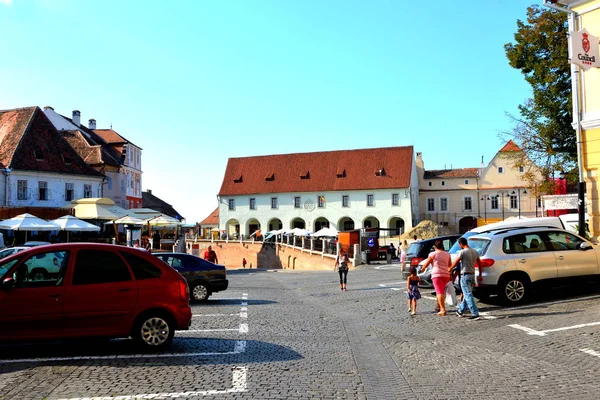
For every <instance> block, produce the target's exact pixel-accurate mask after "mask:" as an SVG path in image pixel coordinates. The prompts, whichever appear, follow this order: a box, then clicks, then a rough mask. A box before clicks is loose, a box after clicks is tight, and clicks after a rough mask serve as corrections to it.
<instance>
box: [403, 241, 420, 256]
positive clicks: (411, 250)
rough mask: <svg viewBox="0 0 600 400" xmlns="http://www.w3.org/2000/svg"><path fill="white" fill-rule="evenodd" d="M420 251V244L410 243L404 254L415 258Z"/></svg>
mask: <svg viewBox="0 0 600 400" xmlns="http://www.w3.org/2000/svg"><path fill="white" fill-rule="evenodd" d="M420 249H421V243H417V242H414V243H411V244H410V247H409V248H408V251H407V252H406V254H408V255H411V256H416V255H417V254H419V250H420Z"/></svg>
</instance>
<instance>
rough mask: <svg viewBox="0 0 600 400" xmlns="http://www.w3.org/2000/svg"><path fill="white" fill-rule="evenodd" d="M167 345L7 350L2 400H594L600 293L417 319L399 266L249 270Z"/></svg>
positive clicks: (427, 303)
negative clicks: (156, 349) (341, 281)
mask: <svg viewBox="0 0 600 400" xmlns="http://www.w3.org/2000/svg"><path fill="white" fill-rule="evenodd" d="M229 279H230V288H229V290H227V291H225V292H222V293H218V294H215V295H214V296H213V297H211V299H210V300H209V301H208V303H205V304H200V305H194V306H193V312H194V319H193V325H192V328H191V331H189V332H181V333H178V334H177V335H176V338H175V341H174V343H173V346H172V347H171V348H170V349H169V350H168V351H165V352H163V353H150V354H137V353H136V348H135V347H134V346H133V345H132V343H131V341H130V340H113V341H110V342H108V343H102V342H91V341H80V342H64V343H41V344H39V343H38V344H18V345H2V346H0V374H1V375H0V399H3V400H4V399H83V398H102V399H106V400H113V399H122V400H129V399H135V398H153V399H167V398H186V399H196V398H215V399H309V398H311V399H312V398H318V399H338V398H339V399H471V398H473V399H482V398H483V399H504V398H506V399H536V398H542V397H546V398H552V399H574V398H577V399H596V398H598V396H599V393H600V382H599V381H598V379H597V377H598V376H599V373H600V341H598V340H597V337H598V335H597V334H596V332H598V331H599V329H600V307H598V306H599V305H600V291H593V290H587V289H586V292H583V293H580V292H581V290H580V289H579V288H576V289H575V290H571V291H570V292H565V291H564V290H560V289H559V290H555V291H552V292H551V293H550V294H548V295H547V296H545V297H544V298H541V299H538V300H536V301H535V302H534V303H532V304H529V305H526V306H523V307H518V308H512V309H511V308H503V307H500V306H498V305H494V304H493V298H492V299H491V300H490V304H480V306H481V310H482V315H484V319H482V320H480V321H469V320H467V319H466V318H458V317H456V316H454V315H448V316H446V317H443V318H442V317H438V316H437V315H435V314H434V313H433V307H434V301H433V297H432V296H431V290H427V289H424V290H422V293H423V295H424V298H423V299H421V300H420V302H419V312H418V315H416V316H415V317H411V316H410V315H409V314H408V313H407V305H406V298H405V294H404V288H405V283H404V282H402V281H401V277H400V270H399V268H398V266H397V265H391V266H373V265H371V266H366V267H361V268H359V269H357V270H354V271H351V272H350V274H349V276H348V279H349V283H348V288H349V289H348V291H347V292H341V291H340V289H339V285H338V284H337V282H336V281H337V274H335V273H334V272H329V271H315V272H306V271H304V272H301V271H278V272H271V271H265V270H258V271H257V270H250V271H249V270H242V271H231V272H230V273H229Z"/></svg>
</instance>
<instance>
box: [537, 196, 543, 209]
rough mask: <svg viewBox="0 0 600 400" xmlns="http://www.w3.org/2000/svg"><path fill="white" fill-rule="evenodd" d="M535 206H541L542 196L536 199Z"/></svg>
mask: <svg viewBox="0 0 600 400" xmlns="http://www.w3.org/2000/svg"><path fill="white" fill-rule="evenodd" d="M537 206H538V208H542V198H541V197H538V199H537Z"/></svg>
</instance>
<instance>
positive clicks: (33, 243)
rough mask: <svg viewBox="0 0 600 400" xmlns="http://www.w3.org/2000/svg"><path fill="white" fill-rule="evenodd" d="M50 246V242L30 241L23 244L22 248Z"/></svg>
mask: <svg viewBox="0 0 600 400" xmlns="http://www.w3.org/2000/svg"><path fill="white" fill-rule="evenodd" d="M47 244H50V242H40V241H38V240H30V241H28V242H25V243H23V246H24V247H36V246H45V245H47Z"/></svg>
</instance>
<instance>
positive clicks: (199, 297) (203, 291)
mask: <svg viewBox="0 0 600 400" xmlns="http://www.w3.org/2000/svg"><path fill="white" fill-rule="evenodd" d="M192 298H193V299H194V300H196V301H205V300H207V299H208V289H207V288H206V286H204V285H203V284H202V283H198V284H196V285H194V287H192Z"/></svg>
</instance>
